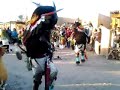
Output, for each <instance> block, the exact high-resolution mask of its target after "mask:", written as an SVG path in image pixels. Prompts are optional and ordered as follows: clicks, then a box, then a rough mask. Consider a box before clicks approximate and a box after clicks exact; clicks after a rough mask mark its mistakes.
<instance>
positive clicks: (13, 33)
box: [11, 28, 18, 44]
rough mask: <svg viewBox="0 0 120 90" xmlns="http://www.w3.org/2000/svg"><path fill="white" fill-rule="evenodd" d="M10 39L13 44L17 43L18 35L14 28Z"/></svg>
mask: <svg viewBox="0 0 120 90" xmlns="http://www.w3.org/2000/svg"><path fill="white" fill-rule="evenodd" d="M11 38H12V43H13V44H14V43H17V42H18V33H17V30H16V28H13V31H12V32H11Z"/></svg>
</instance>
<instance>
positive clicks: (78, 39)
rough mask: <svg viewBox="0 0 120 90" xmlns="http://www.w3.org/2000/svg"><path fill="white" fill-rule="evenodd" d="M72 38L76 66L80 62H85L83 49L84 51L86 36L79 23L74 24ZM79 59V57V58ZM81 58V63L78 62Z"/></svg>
mask: <svg viewBox="0 0 120 90" xmlns="http://www.w3.org/2000/svg"><path fill="white" fill-rule="evenodd" d="M73 38H74V39H75V53H76V64H79V63H80V62H85V53H84V52H85V49H86V42H87V38H88V36H87V34H86V32H85V30H84V28H83V27H82V25H81V23H79V22H75V24H74V32H73ZM79 55H80V56H81V57H80V56H79ZM80 58H81V61H80Z"/></svg>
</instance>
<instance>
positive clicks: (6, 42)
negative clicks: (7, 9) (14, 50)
mask: <svg viewBox="0 0 120 90" xmlns="http://www.w3.org/2000/svg"><path fill="white" fill-rule="evenodd" d="M1 40H2V45H3V46H5V47H7V48H6V49H7V52H9V35H8V33H7V31H6V28H4V29H2V34H1Z"/></svg>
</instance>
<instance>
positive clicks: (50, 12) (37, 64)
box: [23, 6, 58, 90]
mask: <svg viewBox="0 0 120 90" xmlns="http://www.w3.org/2000/svg"><path fill="white" fill-rule="evenodd" d="M57 20H58V17H57V14H56V9H55V6H54V7H53V6H39V7H38V8H36V9H35V11H34V12H33V14H32V17H31V20H30V24H29V25H28V30H27V31H26V33H25V34H24V37H23V44H24V45H25V47H26V50H27V57H30V58H32V60H31V62H32V70H33V73H34V77H33V78H34V86H33V90H38V88H39V85H40V84H41V79H42V76H43V75H44V74H45V62H46V61H47V60H49V62H51V63H52V60H51V59H52V54H53V52H52V47H51V46H52V45H51V42H50V36H51V30H52V29H53V28H54V25H55V24H56V23H57ZM52 65H53V63H52ZM50 71H54V70H52V69H50ZM53 73H54V74H53ZM53 73H52V79H51V78H50V80H51V82H53V80H54V79H55V78H56V75H57V71H55V72H53ZM55 73H56V74H55ZM50 75H51V72H50ZM50 77H51V76H50Z"/></svg>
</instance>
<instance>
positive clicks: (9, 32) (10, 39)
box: [6, 27, 12, 44]
mask: <svg viewBox="0 0 120 90" xmlns="http://www.w3.org/2000/svg"><path fill="white" fill-rule="evenodd" d="M6 33H7V35H8V37H9V38H8V40H9V43H10V44H11V43H12V38H11V29H10V27H8V28H7V30H6Z"/></svg>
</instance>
